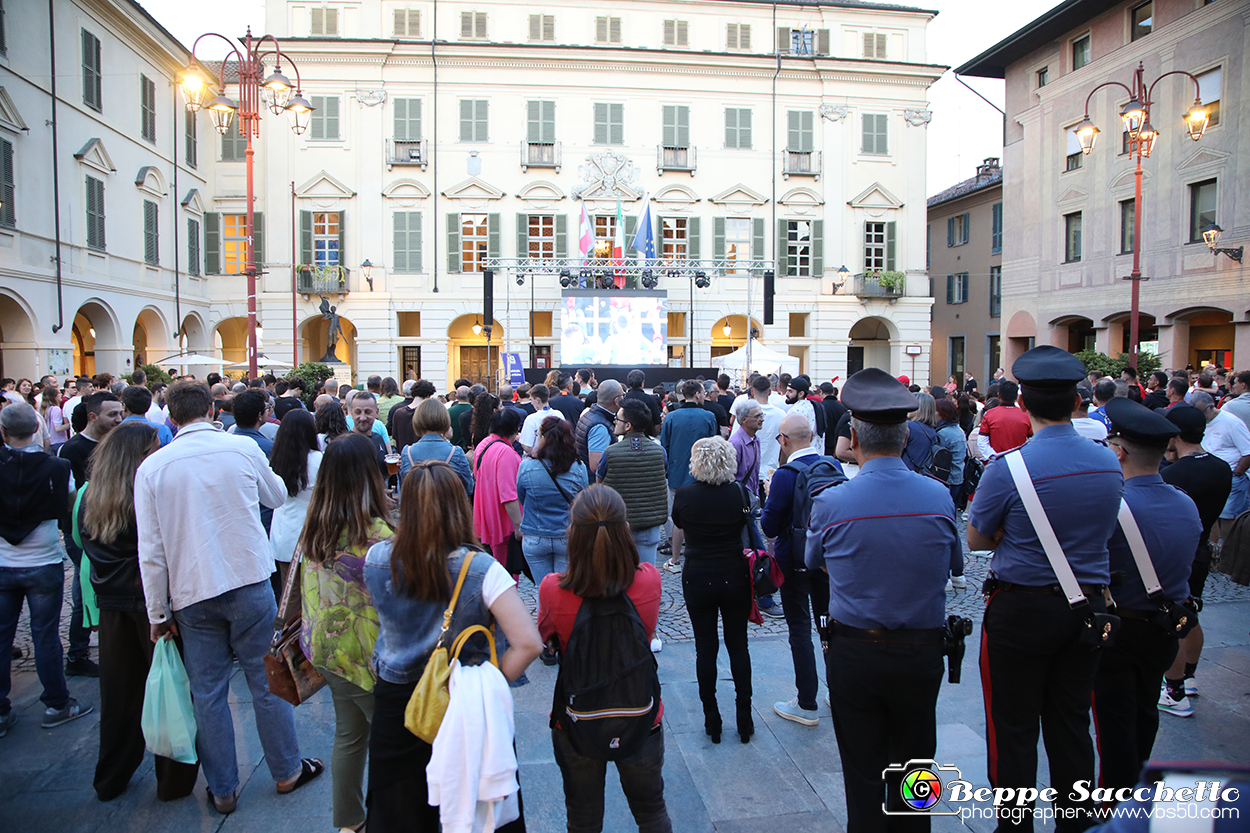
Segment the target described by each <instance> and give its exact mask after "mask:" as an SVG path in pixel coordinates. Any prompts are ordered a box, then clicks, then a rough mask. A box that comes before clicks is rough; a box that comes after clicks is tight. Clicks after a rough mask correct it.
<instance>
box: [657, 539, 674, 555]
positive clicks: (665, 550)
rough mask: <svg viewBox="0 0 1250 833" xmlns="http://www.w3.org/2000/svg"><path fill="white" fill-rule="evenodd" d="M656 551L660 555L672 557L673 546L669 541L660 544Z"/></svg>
mask: <svg viewBox="0 0 1250 833" xmlns="http://www.w3.org/2000/svg"><path fill="white" fill-rule="evenodd" d="M655 551H656V552H658V553H659V554H660V555H672V554H673V545H672V544H670V543H669V542H668V541H665V542H664V543H663V544H660V545H659V546H658V547H656V548H655Z"/></svg>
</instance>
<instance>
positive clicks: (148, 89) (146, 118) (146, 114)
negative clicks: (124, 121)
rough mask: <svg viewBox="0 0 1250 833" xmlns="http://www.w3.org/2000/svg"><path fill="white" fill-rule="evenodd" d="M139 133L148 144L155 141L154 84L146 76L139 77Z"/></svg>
mask: <svg viewBox="0 0 1250 833" xmlns="http://www.w3.org/2000/svg"><path fill="white" fill-rule="evenodd" d="M139 113H140V123H139V127H140V132H141V133H142V135H143V138H144V139H147V140H148V141H149V142H155V141H156V84H155V82H153V81H152V79H151V78H148V77H147V76H146V75H140V76H139Z"/></svg>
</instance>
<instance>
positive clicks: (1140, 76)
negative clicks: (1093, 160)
mask: <svg viewBox="0 0 1250 833" xmlns="http://www.w3.org/2000/svg"><path fill="white" fill-rule="evenodd" d="M1169 75H1184V76H1185V77H1186V78H1188V79H1190V80H1191V81H1193V82H1194V106H1193V107H1191V108H1190V109H1189V112H1187V113H1186V114H1185V126H1186V129H1187V130H1188V131H1189V137H1190V138H1191V139H1193V140H1194V141H1195V142H1196V141H1198V140H1199V139H1201V138H1202V134H1203V132H1205V131H1206V129H1207V120H1208V119H1209V118H1210V113H1209V112H1208V111H1207V108H1205V107H1203V106H1202V95H1201V91H1200V88H1199V86H1198V79H1197V78H1195V77H1194V76H1193V75H1192V74H1190V73H1188V72H1185V71H1184V70H1173V71H1171V72H1165V73H1163V74H1162V75H1160V76H1159V77H1158V78H1156V79H1155V80H1154V82H1153V83H1151V84H1150V86H1149V87H1147V86H1146V70H1145V67H1144V66H1143V65H1142V64H1141V63H1140V62H1139V63H1138V64H1137V69H1136V70H1135V71H1134V73H1133V86H1132V87H1131V88H1130V87H1129V86H1127V85H1125V84H1121V83H1120V82H1119V81H1107V82H1106V83H1103V84H1099V85H1098V86H1097V87H1094V89H1093V90H1091V91H1090V93H1089V95H1088V96H1087V97H1086V98H1085V119H1084V121H1082V122H1081V123H1080V124H1079V125H1078V126H1077V128H1076V135H1077V139H1078V140H1079V141H1080V143H1081V152H1082V153H1084V154H1086V155H1088V154H1089V152H1090V151H1092V150H1093V149H1094V141H1095V140H1096V139H1097V138H1098V133H1099V130H1098V128H1097V127H1096V126H1095V125H1094V122H1093V121H1091V120H1090V117H1089V102H1090V99H1092V98H1093V97H1094V93H1096V92H1098V91H1099V90H1101V89H1102V88H1103V87H1120V88H1121V89H1123V90H1124V91H1125V92H1127V93H1128V94H1129V102H1128V103H1127V104H1125V105H1124V107H1123V109H1121V110H1120V119H1121V120H1122V121H1123V122H1124V132H1125V134H1126V135H1127V137H1128V142H1129V146H1128V149H1129V153H1131V154H1132V155H1133V156H1134V157H1135V158H1136V162H1137V170H1136V171H1135V174H1134V191H1133V195H1134V198H1133V271H1132V273H1131V274H1130V275H1129V277H1128V280H1129V281H1131V282H1132V287H1133V296H1132V309H1131V312H1130V319H1129V322H1130V323H1129V365H1130V366H1131V367H1132V368H1133V369H1134V370H1136V369H1137V346H1138V344H1137V340H1138V335H1139V332H1138V324H1139V318H1140V313H1139V309H1138V306H1139V294H1140V286H1141V282H1142V281H1143V280H1146V279H1145V278H1143V277H1142V274H1141V209H1142V194H1141V180H1142V168H1141V161H1142V159H1144V158H1149V157H1150V153H1151V151H1152V150H1153V149H1154V143H1155V140H1156V139H1157V138H1158V137H1159V133H1158V131H1157V130H1155V129H1154V127H1153V126H1151V123H1150V108H1151V107H1152V106H1153V105H1154V103H1155V102H1154V89H1155V85H1157V84H1158V83H1159V82H1160V81H1162V80H1163V79H1164V78H1167V77H1168V76H1169ZM1215 228H1217V229H1218V226H1217V227H1215ZM1203 237H1204V238H1205V239H1206V241H1207V244H1208V245H1209V246H1211V247H1212V248H1213V249H1214V246H1215V243H1214V242H1212V238H1211V237H1208V236H1207V232H1206V231H1204V232H1203ZM1218 239H1219V236H1218V233H1216V234H1215V237H1214V240H1215V241H1218ZM1230 256H1231V255H1230Z"/></svg>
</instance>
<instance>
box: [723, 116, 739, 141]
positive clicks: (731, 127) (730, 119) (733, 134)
mask: <svg viewBox="0 0 1250 833" xmlns="http://www.w3.org/2000/svg"><path fill="white" fill-rule="evenodd" d="M725 147H727V148H736V147H738V108H737V107H726V108H725Z"/></svg>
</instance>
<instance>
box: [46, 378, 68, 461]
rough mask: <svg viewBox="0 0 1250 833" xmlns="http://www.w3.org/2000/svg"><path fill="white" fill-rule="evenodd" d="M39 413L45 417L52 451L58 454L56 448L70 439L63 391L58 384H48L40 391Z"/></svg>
mask: <svg viewBox="0 0 1250 833" xmlns="http://www.w3.org/2000/svg"><path fill="white" fill-rule="evenodd" d="M39 415H40V416H41V417H43V424H44V427H46V428H47V429H48V443H49V444H50V445H51V448H52V453H53V454H56V450H57V449H58V448H60V447H61V446H63V445H65V442H66V441H67V440H68V439H69V425H68V424H67V423H66V421H65V414H64V413H63V412H62V411H61V392H60V391H58V390H57V389H56V385H47V386H45V387H44V389H43V390H42V391H40V392H39Z"/></svg>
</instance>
